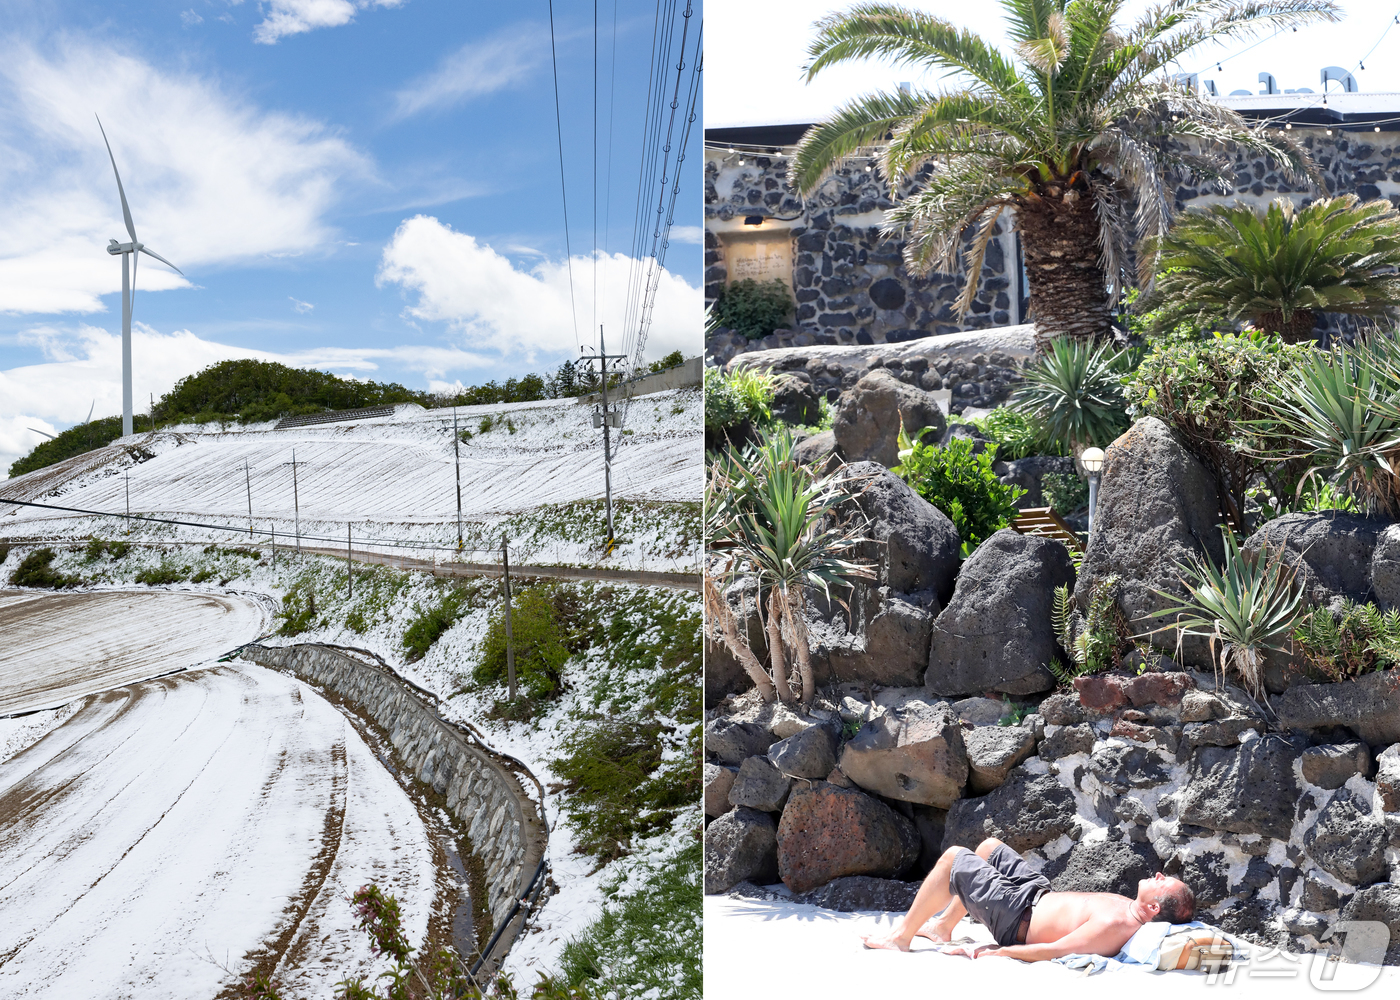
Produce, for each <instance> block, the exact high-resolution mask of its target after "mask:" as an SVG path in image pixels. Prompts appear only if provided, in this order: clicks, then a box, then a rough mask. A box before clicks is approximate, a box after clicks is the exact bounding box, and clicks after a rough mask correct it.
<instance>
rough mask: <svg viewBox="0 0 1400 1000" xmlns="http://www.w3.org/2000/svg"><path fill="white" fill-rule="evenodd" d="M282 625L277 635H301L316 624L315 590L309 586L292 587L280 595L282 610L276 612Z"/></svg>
mask: <svg viewBox="0 0 1400 1000" xmlns="http://www.w3.org/2000/svg"><path fill="white" fill-rule="evenodd" d="M277 617H278V618H281V619H282V625H281V626H280V627H279V628H278V629H277V634H278V635H284V636H293V635H301V633H303V632H305V631H306V630H307V629H309V628H311V627H313V626H314V625H315V624H316V592H315V591H314V590H312V589H311V588H310V587H300V586H298V587H294V588H292V589H291V590H289V591H287V593H286V594H285V595H283V597H282V610H281V611H279V612H278V613H277Z"/></svg>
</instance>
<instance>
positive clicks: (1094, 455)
mask: <svg viewBox="0 0 1400 1000" xmlns="http://www.w3.org/2000/svg"><path fill="white" fill-rule="evenodd" d="M1079 461H1081V462H1082V463H1084V471H1085V472H1087V473H1089V535H1090V537H1093V534H1094V506H1095V505H1096V504H1097V502H1098V499H1099V473H1100V472H1102V471H1103V449H1102V448H1085V449H1084V454H1082V455H1080V456H1079Z"/></svg>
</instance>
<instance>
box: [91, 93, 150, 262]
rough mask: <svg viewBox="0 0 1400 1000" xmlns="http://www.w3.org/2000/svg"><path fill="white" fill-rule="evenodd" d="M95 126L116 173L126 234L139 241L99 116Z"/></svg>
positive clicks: (134, 240)
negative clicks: (100, 134)
mask: <svg viewBox="0 0 1400 1000" xmlns="http://www.w3.org/2000/svg"><path fill="white" fill-rule="evenodd" d="M93 117H94V118H97V115H95V114H94V115H93ZM97 128H98V130H99V131H101V133H102V142H103V144H104V145H105V146H106V147H107V156H108V158H110V159H111V161H112V173H113V174H116V177H117V194H119V195H121V199H122V218H124V219H125V220H126V231H127V234H128V235H129V236H130V237H131V242H133V243H139V242H140V241H139V240H138V239H137V238H136V226H135V224H134V223H132V221H131V209H129V208H127V205H126V191H125V190H124V189H123V188H122V175H121V173H120V172H119V171H118V170H117V158H116V157H115V156H113V155H112V144H111V143H110V142H108V141H107V130H106V129H105V128H103V127H102V119H101V118H97Z"/></svg>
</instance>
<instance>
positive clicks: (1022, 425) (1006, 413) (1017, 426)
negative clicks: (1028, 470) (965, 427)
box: [967, 406, 1069, 461]
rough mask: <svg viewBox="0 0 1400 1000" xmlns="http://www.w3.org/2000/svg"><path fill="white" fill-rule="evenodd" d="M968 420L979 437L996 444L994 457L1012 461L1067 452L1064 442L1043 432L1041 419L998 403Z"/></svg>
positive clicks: (1066, 453)
mask: <svg viewBox="0 0 1400 1000" xmlns="http://www.w3.org/2000/svg"><path fill="white" fill-rule="evenodd" d="M967 423H969V424H971V425H972V426H973V427H976V428H977V430H978V431H980V432H981V434H982V436H983V437H985V438H988V439H990V440H992V441H995V442H996V443H997V458H998V459H1000V460H1002V461H1011V460H1015V459H1018V458H1026V457H1028V456H1030V455H1068V454H1069V451H1068V450H1067V449H1066V448H1065V445H1064V442H1063V441H1059V440H1056V439H1055V438H1053V437H1050V436H1049V435H1048V434H1046V433H1045V428H1044V427H1043V426H1041V424H1040V422H1039V421H1038V420H1036V419H1035V418H1034V417H1032V416H1030V414H1028V413H1023V412H1021V411H1020V410H1013V409H1012V408H1011V407H1009V406H998V407H997V408H996V409H994V410H992V412H991V413H988V414H987V415H986V416H985V417H973V418H972V419H971V420H968V421H967Z"/></svg>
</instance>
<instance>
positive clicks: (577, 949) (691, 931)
mask: <svg viewBox="0 0 1400 1000" xmlns="http://www.w3.org/2000/svg"><path fill="white" fill-rule="evenodd" d="M700 861H701V845H700V842H699V840H698V839H697V840H696V841H695V843H693V844H690V845H688V846H687V847H685V848H684V849H683V850H681V851H680V852H679V853H678V854H676V855H674V856H673V857H671V858H668V859H666V861H665V862H664V863H663V864H660V865H657V866H655V867H652V868H649V869H648V870H647V871H646V877H645V879H644V880H643V881H644V882H645V889H644V890H643V891H638V892H631V893H630V894H627V893H626V891H625V888H624V887H625V886H628V885H633V884H635V883H636V881H637V880H636V879H635V878H634V879H618V880H615V881H613V882H611V883H609V884H608V885H607V886H605V887H604V894H605V895H606V897H607V900H608V901H607V904H606V909H605V911H604V913H603V916H602V917H600V918H599V919H598V920H597V921H596V922H595V923H593V924H592V925H590V926H589V927H588V928H587V929H586V930H585V931H584V933H583V934H582V935H581V936H580V937H579V938H578V940H576V941H574V942H572V943H571V944H569V946H568V947H566V948H565V949H564V955H563V958H562V960H561V978H562V979H563V980H564V981H565V982H566V983H568V984H569V985H571V986H575V985H588V986H591V987H593V988H594V989H595V990H596V992H598V993H600V994H601V993H604V992H607V993H610V994H613V995H615V996H616V997H617V998H618V1000H630V998H638V997H642V996H646V995H647V994H648V993H649V991H657V992H654V993H651V995H652V996H660V997H664V998H666V1000H692V998H693V1000H699V998H700V995H701V971H700V969H701V963H700V954H701V943H702V932H701V923H700Z"/></svg>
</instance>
